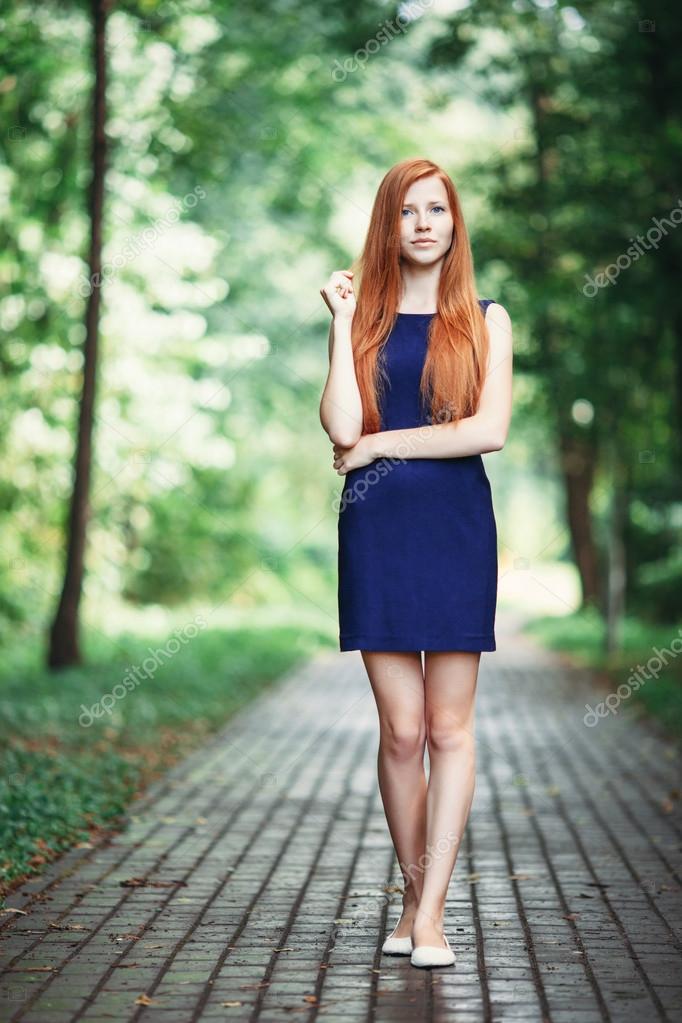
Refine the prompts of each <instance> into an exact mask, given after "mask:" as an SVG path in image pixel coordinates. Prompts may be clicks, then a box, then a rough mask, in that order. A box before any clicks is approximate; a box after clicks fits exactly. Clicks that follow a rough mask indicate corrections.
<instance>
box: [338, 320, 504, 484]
mask: <svg viewBox="0 0 682 1023" xmlns="http://www.w3.org/2000/svg"><path fill="white" fill-rule="evenodd" d="M486 323H487V324H488V329H489V333H490V355H489V359H488V372H487V374H486V379H485V383H484V385H483V390H482V392H481V400H480V402H479V407H478V411H477V412H476V413H475V415H473V416H468V417H467V418H465V419H460V420H459V421H458V422H455V423H436V424H429V425H427V426H418V427H416V428H414V429H409V430H385V431H382V432H381V433H372V434H366V435H365V436H364V437H363V438H362V440H361V443H362V445H363V451H362V452H358V453H357V455H355V454H354V453H351V452H349V453H348V458H349V460H350V461H349V463H348V465H347V464H346V457H345V454H344V453H343V452H337V451H336V449H335V453H336V454H337V459H336V461H335V463H334V464H335V467H336V468H337V470H338V469H339V467H340V468H341V470H342V474H343V473H345V472H346V471H349V468H354V467H355V463H356V462H358V461H360V464H368V462H370V461H374V459H377V458H393V457H396V458H460V457H464V456H466V455H477V454H482V453H484V452H486V451H499V450H500V448H502V447H504V445H505V443H506V440H507V434H508V432H509V423H510V421H511V410H512V361H513V355H512V329H511V321H510V319H509V315H508V313H507V310H506V309H505V308H504V306H501V305H498V303H497V302H495V303H493V304H492V305H490V306H488V308H487V310H486ZM355 451H356V452H357V451H358V449H357V447H356V449H355ZM337 463H338V464H337Z"/></svg>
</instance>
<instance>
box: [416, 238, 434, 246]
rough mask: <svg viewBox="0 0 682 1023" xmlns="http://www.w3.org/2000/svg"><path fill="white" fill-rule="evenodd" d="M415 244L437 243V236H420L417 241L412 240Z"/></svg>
mask: <svg viewBox="0 0 682 1023" xmlns="http://www.w3.org/2000/svg"><path fill="white" fill-rule="evenodd" d="M412 244H413V245H435V244H436V240H435V238H419V239H418V240H417V241H416V242H412Z"/></svg>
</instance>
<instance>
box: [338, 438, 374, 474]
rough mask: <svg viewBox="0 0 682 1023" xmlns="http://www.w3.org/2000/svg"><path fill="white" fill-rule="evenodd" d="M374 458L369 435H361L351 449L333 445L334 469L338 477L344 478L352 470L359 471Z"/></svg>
mask: <svg viewBox="0 0 682 1023" xmlns="http://www.w3.org/2000/svg"><path fill="white" fill-rule="evenodd" d="M375 458H376V455H375V454H374V451H373V449H372V434H371V433H365V434H363V435H362V437H361V438H360V440H359V441H357V443H356V444H354V445H353V447H352V448H342V447H340V445H339V444H335V445H334V468H335V469H336V472H337V475H339V476H345V475H346V473H348V472H352V470H353V469H361V468H362V466H363V465H369V463H370V462H373V461H374V459H375Z"/></svg>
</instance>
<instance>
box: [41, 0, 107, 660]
mask: <svg viewBox="0 0 682 1023" xmlns="http://www.w3.org/2000/svg"><path fill="white" fill-rule="evenodd" d="M109 2H110V0H91V12H92V28H93V50H92V53H93V64H94V73H95V83H94V92H93V104H92V107H93V109H92V117H93V129H92V181H91V186H90V198H89V213H90V251H89V258H88V265H89V270H90V281H91V284H90V293H89V295H88V300H87V307H86V312H85V341H84V344H83V389H82V394H81V402H80V412H79V419H78V436H77V440H76V452H75V459H74V476H73V491H72V494H71V505H70V509H69V520H68V531H67V550H66V563H65V570H64V582H63V586H62V592H61V596H60V599H59V605H58V607H57V612H56V614H55V617H54V621H53V623H52V627H51V629H50V643H49V650H48V665H49V666H50V667H51V668H64V667H67V666H68V665H71V664H77V663H80V661H81V654H80V644H79V637H78V611H79V605H80V599H81V593H82V588H83V573H84V564H85V544H86V531H87V522H88V517H89V492H90V469H91V464H92V429H93V420H94V406H95V392H96V378H97V348H98V340H99V309H100V283H101V270H102V213H103V207H104V177H105V168H106V134H105V121H106V49H105V47H106V40H105V30H106V17H107V12H108V7H109Z"/></svg>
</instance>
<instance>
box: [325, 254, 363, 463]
mask: <svg viewBox="0 0 682 1023" xmlns="http://www.w3.org/2000/svg"><path fill="white" fill-rule="evenodd" d="M336 279H343V280H345V281H346V283H348V278H347V277H345V278H337V277H336V275H335V274H332V278H331V279H330V280H336ZM351 287H352V286H350V285H349V292H350V289H351ZM325 290H327V294H328V295H329V296H330V298H331V301H332V302H333V303H335V304H342V303H343V302H344V301H345V302H349V301H351V302H352V306H351V307H350V308H349V309H348V310H346V309H344V310H343V311H341V312H337V313H336V314H335V315H334V316H333V319H332V322H331V326H330V328H329V373H328V375H327V382H326V384H325V387H324V391H323V392H322V398H321V400H320V422H321V423H322V426H323V427H324V429H325V430H326V432H327V434H328V436H329V439H330V440H331V441H332V443H333V444H338V445H340V446H341V447H353V446H354V445H355V444H356V443H357V442H358V440H359V439H360V436H361V434H362V401H361V399H360V389H359V388H358V382H357V379H356V376H355V364H354V361H353V348H352V344H351V326H352V323H353V317H352V315H349V313H351V311H354V306H355V301H354V298H353V297H352V293H350V294H349V295H348V296H339V295H338V294H336V293H333V291H332V285H331V283H330V285H329V286H328V289H325ZM328 304H329V303H328Z"/></svg>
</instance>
